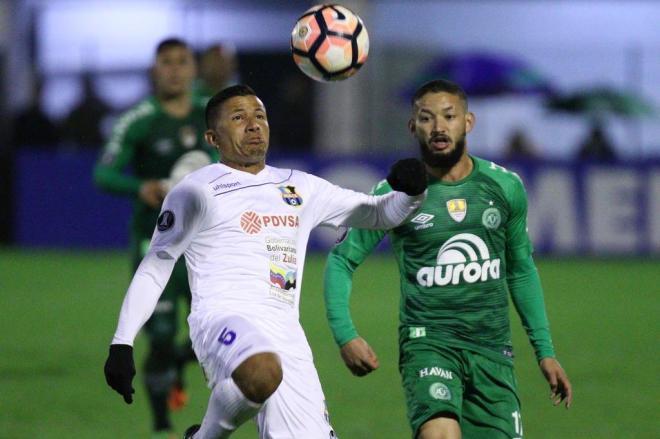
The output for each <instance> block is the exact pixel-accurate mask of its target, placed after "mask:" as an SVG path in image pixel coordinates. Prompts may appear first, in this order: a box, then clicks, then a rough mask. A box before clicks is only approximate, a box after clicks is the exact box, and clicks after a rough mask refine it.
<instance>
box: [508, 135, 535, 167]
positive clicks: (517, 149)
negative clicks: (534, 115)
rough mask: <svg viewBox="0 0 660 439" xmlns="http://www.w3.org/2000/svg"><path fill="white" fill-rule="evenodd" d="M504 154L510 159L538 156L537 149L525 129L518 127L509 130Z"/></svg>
mask: <svg viewBox="0 0 660 439" xmlns="http://www.w3.org/2000/svg"><path fill="white" fill-rule="evenodd" d="M504 154H505V157H506V158H507V159H511V160H516V159H521V160H530V159H535V158H537V157H538V149H537V148H536V145H534V142H532V139H530V138H529V136H528V135H527V133H526V132H525V130H524V129H523V128H520V127H519V128H516V129H514V130H513V131H512V132H511V136H510V137H509V142H508V143H507V146H506V149H505V150H504Z"/></svg>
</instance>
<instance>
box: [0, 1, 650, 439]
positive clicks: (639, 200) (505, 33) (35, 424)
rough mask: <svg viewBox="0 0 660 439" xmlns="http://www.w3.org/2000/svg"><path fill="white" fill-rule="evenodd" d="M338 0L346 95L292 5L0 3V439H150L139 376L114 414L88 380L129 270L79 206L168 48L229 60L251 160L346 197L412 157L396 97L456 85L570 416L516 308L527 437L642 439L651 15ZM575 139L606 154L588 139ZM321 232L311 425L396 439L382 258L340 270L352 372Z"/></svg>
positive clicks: (581, 5) (624, 5) (110, 210)
mask: <svg viewBox="0 0 660 439" xmlns="http://www.w3.org/2000/svg"><path fill="white" fill-rule="evenodd" d="M341 3H342V4H344V5H346V6H348V7H351V8H352V9H353V10H355V11H356V12H357V13H358V14H359V15H360V16H361V17H362V18H363V20H364V22H365V24H366V27H367V29H368V31H369V35H370V40H371V49H370V56H369V60H368V62H367V64H366V65H365V66H364V67H363V69H362V71H360V72H359V73H358V75H357V76H356V77H354V78H351V79H350V80H348V81H345V82H343V83H336V84H318V83H313V81H311V80H309V79H308V78H307V77H305V76H304V75H303V74H302V73H300V72H298V71H297V69H296V67H295V66H294V64H293V62H292V61H291V59H290V55H289V48H288V44H289V33H290V31H291V28H292V27H293V24H294V22H295V20H296V18H297V17H298V16H299V15H300V14H301V13H302V12H303V11H304V10H305V9H306V8H307V7H309V6H311V5H312V4H314V2H309V1H299V0H294V1H288V2H280V1H275V0H261V1H255V0H243V1H232V0H227V1H195V0H188V1H186V0H169V1H148V0H133V1H127V0H126V1H124V0H115V1H100V0H90V1H74V0H48V1H46V0H23V1H21V0H14V1H7V0H5V1H2V0H0V114H1V115H2V117H0V206H1V207H0V303H1V304H2V307H1V308H0V309H1V310H2V312H3V318H2V321H3V325H2V331H1V334H2V335H1V336H0V438H64V437H69V436H71V435H72V434H73V435H75V436H76V437H85V438H87V437H90V438H91V437H94V438H136V437H147V436H148V430H147V427H148V413H147V405H146V400H145V397H144V391H143V389H142V388H141V387H139V386H140V384H139V383H138V395H137V401H136V403H135V404H134V405H133V406H131V407H128V406H124V405H123V403H120V399H119V398H118V397H117V395H115V394H113V393H111V392H110V391H108V389H106V385H105V383H104V380H103V377H102V372H101V368H102V364H103V361H104V359H105V355H106V351H107V343H108V341H109V339H110V337H111V335H112V331H113V329H114V325H115V322H116V316H117V311H118V309H119V304H120V303H121V299H122V297H123V292H124V290H125V287H126V285H127V283H128V280H129V276H130V272H129V263H128V258H127V255H126V252H125V248H126V246H127V227H128V220H129V215H130V201H129V200H126V199H121V198H115V197H111V196H108V195H105V194H101V193H100V192H98V190H97V189H95V188H94V187H93V185H92V181H91V167H92V165H93V163H94V161H95V160H96V157H97V156H98V154H99V151H100V148H101V147H102V144H103V140H104V138H105V137H106V136H107V134H108V132H109V129H110V127H111V125H112V123H113V121H114V120H115V119H116V117H117V115H118V114H119V113H120V112H122V111H123V110H125V109H126V108H127V107H129V106H130V105H132V104H133V103H135V102H137V101H138V100H139V99H140V98H142V97H143V96H144V95H146V94H147V93H148V92H149V87H150V84H149V80H148V75H147V69H148V67H149V65H150V63H151V61H152V56H153V50H154V47H155V45H156V44H157V43H158V41H160V40H161V39H163V38H165V37H169V36H179V37H182V38H184V39H186V40H187V41H189V42H190V44H191V45H192V46H193V47H194V48H195V49H196V50H200V51H201V50H203V49H205V48H206V47H208V46H210V45H212V44H218V43H220V44H222V45H223V46H224V47H226V48H229V49H230V50H231V51H234V53H235V56H236V59H237V61H238V63H237V69H236V71H235V72H234V80H240V81H242V82H245V83H248V84H250V85H251V86H253V87H254V88H255V90H256V91H257V93H258V94H259V95H260V96H262V97H263V99H264V101H265V103H266V106H267V107H268V109H269V116H270V121H271V131H272V139H271V140H272V141H271V151H272V153H271V157H272V160H271V163H273V164H277V165H281V166H292V167H296V168H300V169H305V170H309V171H311V172H314V173H317V174H319V175H322V176H324V177H326V178H328V179H329V180H331V181H334V182H336V183H339V184H342V185H344V186H349V187H353V188H356V189H361V190H368V189H369V188H370V186H371V185H372V184H374V183H375V182H376V181H377V180H379V179H380V178H382V176H383V175H384V174H385V172H386V169H387V166H388V165H389V163H391V162H392V161H393V160H394V159H395V158H399V157H403V156H409V155H411V154H415V151H416V149H415V146H414V145H413V143H412V142H411V139H410V138H409V136H408V134H407V130H406V122H407V117H408V111H409V105H408V96H409V94H410V90H411V89H414V88H415V87H416V86H418V85H419V84H421V82H422V81H425V80H427V79H430V78H432V77H438V76H443V75H444V76H447V77H450V78H451V79H455V80H457V81H458V82H460V83H461V84H463V85H464V86H465V88H466V89H467V91H468V94H469V95H470V97H471V101H470V106H471V109H472V111H474V112H475V113H476V115H477V125H476V128H475V130H474V131H473V133H472V134H471V135H470V137H469V138H468V143H469V147H470V149H471V151H472V152H473V153H475V154H478V155H481V156H484V157H487V158H491V159H493V160H495V161H497V162H498V163H500V164H503V165H506V166H507V167H510V168H511V169H514V170H516V171H517V172H519V173H520V174H521V176H522V177H523V179H524V181H525V183H526V185H527V188H528V192H529V197H530V218H529V227H530V233H531V235H532V237H533V240H534V243H535V247H536V250H537V260H538V261H539V269H540V271H541V275H542V279H543V282H544V286H545V289H546V302H547V306H548V310H549V314H550V319H551V324H552V328H553V335H554V339H555V343H556V345H557V348H558V353H559V355H560V359H561V360H562V363H563V364H564V366H565V368H566V369H567V370H568V372H569V374H570V375H571V378H572V380H573V383H574V386H575V391H576V399H575V404H574V408H572V409H571V410H570V411H568V412H565V411H564V410H563V409H559V408H555V409H553V408H552V407H550V404H549V401H548V400H547V396H548V391H547V389H546V387H545V385H544V383H543V380H542V378H541V376H540V374H539V373H538V370H537V367H536V365H535V364H534V361H533V355H532V353H531V351H530V349H529V347H528V346H527V342H526V340H525V338H524V335H523V334H522V332H521V328H520V325H519V323H518V322H517V319H515V317H514V321H513V326H514V330H515V343H516V348H517V370H518V377H519V382H520V387H521V396H522V400H523V418H524V423H525V433H526V437H531V438H540V437H543V438H613V437H616V438H628V437H629V438H647V437H648V438H656V437H660V422H659V421H658V418H657V415H656V412H657V401H658V400H659V399H660V386H659V384H658V379H657V375H658V364H659V360H660V355H659V354H660V351H659V349H658V345H659V344H658V334H659V333H660V331H659V330H660V328H659V325H658V318H657V316H658V315H659V312H660V302H659V296H660V294H659V293H660V286H659V285H660V265H659V264H658V255H660V119H659V117H660V113H658V112H659V111H660V33H659V32H658V23H659V22H660V3H658V2H655V1H634V0H633V1H626V2H617V1H605V0H604V1H586V0H575V1H571V2H568V1H563V2H546V1H540V0H539V1H535V0H515V1H514V0H509V1H497V0H490V1H486V0H483V1H470V2H458V1H422V0H410V1H405V2H404V1H393V0H357V1H344V2H341ZM81 107H82V108H85V109H87V110H89V111H88V113H89V114H92V113H93V114H96V115H97V116H98V117H96V118H95V119H94V120H93V123H94V124H98V126H97V127H94V128H98V129H97V130H96V131H97V132H98V133H99V138H98V139H96V140H95V141H94V142H89V141H86V140H88V139H90V138H92V137H85V136H82V140H81V137H80V136H78V137H76V136H74V135H72V134H71V120H74V121H75V118H73V117H70V116H72V111H73V110H74V109H76V108H81ZM90 109H91V110H90ZM39 113H40V116H41V117H40V118H29V117H27V116H30V117H33V116H34V115H35V114H39ZM26 115H27V116H26ZM22 116H23V118H22ZM24 120H28V121H33V122H32V123H29V124H28V125H27V129H20V128H21V121H24ZM78 123H81V122H80V119H78ZM82 123H83V124H84V128H88V127H89V125H90V124H91V123H92V122H89V121H84V122H82ZM594 128H598V129H599V130H600V131H601V135H602V137H603V138H604V139H605V140H602V139H596V140H598V142H600V143H598V142H596V141H595V140H594V138H591V139H589V138H588V136H589V133H590V132H591V131H593V129H594ZM74 131H75V130H74ZM587 142H591V143H589V146H590V148H585V145H586V144H587ZM594 142H595V143H594ZM603 145H605V146H603ZM608 146H609V148H608ZM599 148H600V149H599ZM582 150H585V151H586V152H592V153H593V152H594V151H596V153H595V154H587V153H585V152H584V151H582ZM603 151H604V152H603ZM333 236H334V235H333V234H332V233H331V232H330V233H329V232H323V231H320V232H318V233H316V234H315V236H314V239H313V240H312V241H311V243H310V245H311V247H312V249H313V251H314V254H313V256H311V257H310V260H309V265H308V267H307V268H306V270H307V274H306V275H305V279H306V283H305V287H304V291H305V293H304V294H303V303H302V311H301V313H302V316H303V321H304V325H305V327H306V330H307V333H308V336H309V338H310V342H311V344H312V348H313V350H314V354H315V357H316V362H317V366H318V368H319V372H320V374H321V379H322V382H323V384H324V386H325V390H326V394H327V397H328V404H329V408H330V413H331V416H332V420H333V424H334V425H335V427H336V428H337V430H338V433H339V435H340V437H343V438H359V439H361V438H365V439H371V438H387V439H389V438H403V437H409V433H408V428H407V424H406V420H405V416H404V406H403V398H402V394H401V390H400V385H399V378H398V373H397V369H396V340H395V328H396V307H397V300H398V293H397V291H395V290H394V289H392V288H391V285H396V284H397V280H396V270H395V269H394V265H393V262H392V261H391V259H390V258H388V257H387V253H386V252H387V249H386V248H384V249H382V250H383V251H382V252H381V254H380V255H378V256H377V257H375V258H373V259H372V260H370V261H369V262H368V264H366V265H365V266H364V267H363V268H362V269H361V270H360V272H359V273H358V276H357V282H358V283H357V285H356V294H355V297H354V300H353V303H354V314H355V320H356V322H357V323H358V325H359V328H360V330H361V332H363V334H364V335H365V337H366V338H367V339H369V340H370V341H371V342H372V343H373V345H374V346H375V347H376V349H377V351H378V353H379V355H380V357H381V364H382V368H381V370H380V371H378V372H377V373H375V374H373V375H371V376H369V377H368V378H365V379H357V378H354V377H352V376H351V375H350V374H349V373H348V371H347V370H346V369H345V368H344V366H343V364H342V363H341V360H340V359H339V356H338V353H337V349H336V348H335V346H334V345H333V343H332V341H331V337H330V334H329V331H328V329H327V325H326V323H325V318H324V316H323V311H322V309H323V308H322V298H321V288H320V279H321V273H322V268H323V264H324V258H325V256H324V252H325V251H326V250H327V248H328V246H329V245H330V243H331V242H332V240H333ZM137 348H138V352H139V354H138V355H140V353H141V352H142V348H143V343H141V340H139V341H138V343H137ZM138 361H139V360H138ZM188 374H189V375H190V378H189V381H190V382H191V386H192V388H191V392H192V400H191V404H190V405H189V407H188V408H186V409H185V410H184V411H183V412H181V413H180V414H179V415H178V417H177V418H176V423H177V428H178V429H179V430H183V428H185V427H186V426H187V425H189V424H191V423H192V422H193V421H195V420H198V419H199V418H200V417H201V416H202V413H203V410H204V407H205V404H206V398H207V397H208V392H207V391H206V390H205V388H204V384H203V380H202V377H201V373H200V372H199V370H198V369H197V368H196V367H194V366H191V367H189V368H188ZM236 437H237V438H239V439H241V438H249V437H254V433H253V432H252V431H250V430H249V429H248V431H243V432H240V433H239V434H237V435H236Z"/></svg>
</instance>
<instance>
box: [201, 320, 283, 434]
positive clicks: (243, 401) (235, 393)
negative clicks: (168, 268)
mask: <svg viewBox="0 0 660 439" xmlns="http://www.w3.org/2000/svg"><path fill="white" fill-rule="evenodd" d="M194 334H197V335H199V337H197V338H196V339H195V340H196V342H199V341H200V340H201V343H200V344H196V345H195V350H196V353H197V354H198V357H199V359H200V362H201V363H202V366H203V367H204V370H205V373H206V376H207V378H208V380H209V386H210V387H211V389H212V390H211V397H210V399H209V404H208V408H207V411H206V414H205V416H204V420H203V422H202V425H201V428H200V429H199V431H198V432H197V433H195V434H194V436H191V437H194V438H195V439H210V438H212V439H216V438H226V437H229V435H230V434H231V433H232V432H233V431H235V430H236V429H237V428H238V427H240V425H241V424H243V423H245V422H246V421H247V420H248V419H250V418H253V417H254V416H255V415H256V414H257V412H258V411H259V409H260V408H261V406H262V404H263V403H264V401H266V400H267V399H268V398H269V397H270V396H271V395H272V394H273V392H275V390H277V388H278V386H279V385H280V382H281V381H282V367H281V365H280V360H279V357H278V355H277V354H276V353H275V352H276V349H275V348H274V347H273V345H272V344H271V342H270V340H269V339H268V338H267V337H266V336H264V335H263V334H262V333H261V331H260V330H259V329H257V328H255V326H254V325H253V324H252V323H251V322H250V321H248V320H246V319H244V318H242V317H239V316H235V315H227V316H221V317H218V318H217V319H215V320H214V321H213V322H212V323H210V324H209V325H208V328H205V329H204V330H203V331H200V332H194Z"/></svg>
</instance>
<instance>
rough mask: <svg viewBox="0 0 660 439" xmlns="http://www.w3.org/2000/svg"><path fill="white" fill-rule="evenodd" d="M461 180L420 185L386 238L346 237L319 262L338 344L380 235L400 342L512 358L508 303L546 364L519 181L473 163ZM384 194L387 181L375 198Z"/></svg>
mask: <svg viewBox="0 0 660 439" xmlns="http://www.w3.org/2000/svg"><path fill="white" fill-rule="evenodd" d="M472 160H473V163H474V168H473V170H472V172H471V173H470V175H469V176H467V177H466V178H464V179H463V180H460V181H457V182H453V183H447V182H442V181H439V180H437V179H433V178H432V177H431V180H430V182H429V188H428V196H427V198H426V201H425V202H424V204H423V205H422V206H421V207H420V209H419V210H418V211H417V212H416V214H415V215H413V216H412V217H411V218H409V219H408V220H407V221H406V222H404V223H403V224H402V225H400V226H399V227H397V228H395V229H392V230H390V231H389V232H386V231H370V230H357V229H352V230H350V231H349V233H348V235H347V236H346V238H345V239H344V241H343V242H342V243H341V244H339V245H337V246H336V247H335V248H334V249H333V251H332V252H331V254H330V256H329V258H328V265H327V268H326V280H325V294H326V303H327V308H328V318H329V321H330V324H331V328H332V330H333V334H334V335H335V338H336V340H337V342H338V343H339V344H340V345H341V344H344V343H346V342H347V341H349V340H350V339H352V338H354V337H355V336H356V335H357V333H356V332H355V329H354V327H353V324H352V322H351V321H350V316H349V315H348V296H349V294H350V288H351V280H350V278H351V275H352V272H353V271H354V270H355V269H356V268H357V266H358V265H359V264H360V263H362V261H364V259H365V258H366V257H367V256H368V255H369V254H370V253H371V251H372V250H373V249H374V248H375V247H376V246H377V245H378V243H379V242H380V241H381V240H382V239H383V238H384V236H386V235H387V234H389V237H390V241H391V244H392V248H393V252H394V254H395V256H396V260H397V263H398V266H399V272H400V291H401V298H400V311H399V318H400V331H401V333H400V339H401V340H405V339H410V338H416V337H432V338H434V339H436V340H440V341H442V343H445V344H447V345H449V346H456V347H464V348H468V349H473V350H477V351H479V352H483V353H487V354H490V355H495V356H497V357H501V358H503V359H504V361H507V360H506V359H507V357H510V356H511V342H510V338H511V335H510V325H509V313H508V294H509V289H511V294H512V297H513V301H514V304H515V305H516V308H517V310H518V312H519V314H520V315H521V318H522V320H523V325H524V326H525V328H526V329H527V330H528V334H529V337H530V340H531V341H532V344H533V345H534V348H535V350H536V353H537V357H539V359H540V358H543V357H546V356H554V352H553V349H552V343H551V341H550V335H549V329H548V323H547V318H546V316H545V307H544V305H543V295H542V290H541V286H540V282H539V280H538V274H537V273H536V269H535V267H534V264H533V261H532V258H531V253H532V245H531V243H530V240H529V237H528V234H527V225H526V216H527V198H526V194H525V190H524V187H523V184H522V182H521V180H520V178H519V177H518V176H517V175H516V174H515V173H512V172H510V171H508V170H506V169H505V168H503V167H501V166H498V165H496V164H494V163H492V162H489V161H486V160H482V159H479V158H476V157H472ZM389 191H391V188H390V187H389V185H388V184H387V183H386V182H381V183H380V184H379V185H378V186H377V187H376V189H375V191H374V192H375V193H376V194H382V193H386V192H389Z"/></svg>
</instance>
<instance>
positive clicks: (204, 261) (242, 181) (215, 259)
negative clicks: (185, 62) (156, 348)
mask: <svg viewBox="0 0 660 439" xmlns="http://www.w3.org/2000/svg"><path fill="white" fill-rule="evenodd" d="M423 198H424V195H420V196H417V197H409V196H407V195H405V194H404V193H401V192H392V193H389V194H387V195H384V196H370V195H366V194H362V193H359V192H354V191H351V190H348V189H343V188H340V187H338V186H336V185H333V184H331V183H329V182H327V181H325V180H323V179H321V178H319V177H316V176H313V175H311V174H307V173H304V172H300V171H295V170H289V169H278V168H274V167H270V166H266V167H265V168H264V169H263V170H262V171H261V172H259V173H258V174H256V175H254V174H251V173H247V172H242V171H239V170H236V169H233V168H230V167H228V166H226V165H223V164H219V163H216V164H212V165H209V166H206V167H204V168H202V169H200V170H198V171H195V172H193V173H192V174H190V175H188V176H187V177H186V178H185V179H184V180H183V181H182V182H181V183H179V184H178V185H177V186H175V188H174V189H173V190H172V191H171V192H170V193H169V194H168V196H167V197H166V199H165V201H164V203H163V207H162V211H161V215H160V217H159V224H158V225H157V227H156V230H155V232H154V235H153V238H152V242H151V248H150V251H149V255H148V257H147V258H145V261H144V262H143V264H142V265H141V267H140V268H139V269H138V271H137V272H136V275H135V277H134V280H133V282H132V284H131V287H129V291H128V293H127V296H126V299H125V301H124V305H123V306H122V311H121V314H120V321H119V326H118V328H117V332H116V334H115V339H114V340H113V343H124V344H132V343H133V339H134V338H135V335H136V333H137V331H138V330H139V328H140V327H141V326H142V324H143V323H144V321H146V319H147V318H148V317H149V316H150V315H151V312H152V311H153V306H155V301H156V300H157V299H158V296H159V295H160V292H161V291H162V286H164V285H165V284H166V282H167V277H169V274H170V272H171V268H170V267H169V265H168V263H169V264H172V265H173V261H175V260H176V259H177V258H178V257H179V256H180V255H181V254H184V255H185V259H186V264H187V267H188V276H189V282H190V289H191V292H192V306H191V315H190V317H189V319H188V322H189V324H190V335H191V338H192V340H193V344H194V345H197V346H199V345H200V344H201V343H202V342H203V340H201V338H202V337H201V336H202V332H201V329H200V328H202V327H203V326H204V324H205V322H208V321H209V320H210V319H211V318H212V317H213V316H214V315H216V314H218V313H232V314H237V315H242V316H244V317H246V318H248V319H249V320H250V321H252V322H253V323H254V324H255V325H257V326H259V327H261V328H262V329H263V330H264V333H265V334H268V335H269V336H270V337H272V341H273V343H274V344H275V345H276V346H279V347H281V348H282V349H283V350H285V351H286V352H288V353H290V354H291V355H294V356H298V357H303V358H311V352H310V350H309V347H308V344H307V341H306V338H305V336H304V333H303V331H302V328H301V327H300V324H299V322H298V317H299V314H298V304H299V301H300V290H301V285H302V274H303V266H304V262H305V254H306V247H307V241H308V238H309V234H310V231H311V230H312V229H313V228H314V227H316V226H317V225H330V226H339V225H347V226H354V227H361V228H378V229H388V228H392V227H395V226H396V225H398V224H400V223H401V222H402V221H403V220H404V219H405V218H406V217H407V216H408V215H409V214H410V213H412V212H413V211H414V210H415V209H416V208H417V207H418V206H419V204H420V203H421V202H422V201H423ZM166 261H169V262H166ZM143 266H144V267H143ZM149 283H151V284H153V285H154V286H153V287H152V288H151V289H152V290H156V291H157V294H156V296H155V299H154V298H153V297H152V296H153V293H150V292H146V291H144V290H145V289H149V288H150V287H149V286H148V284H149ZM161 285H162V286H161ZM137 289H140V292H138V291H135V292H134V291H132V290H137ZM138 296H139V297H138ZM196 350H197V349H196Z"/></svg>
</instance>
